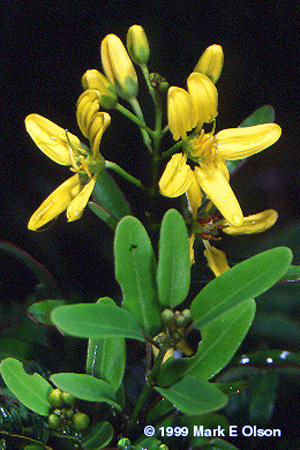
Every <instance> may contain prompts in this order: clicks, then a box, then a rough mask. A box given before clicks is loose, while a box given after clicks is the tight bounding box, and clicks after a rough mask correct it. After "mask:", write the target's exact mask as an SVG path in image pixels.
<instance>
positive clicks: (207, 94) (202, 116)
mask: <svg viewBox="0 0 300 450" xmlns="http://www.w3.org/2000/svg"><path fill="white" fill-rule="evenodd" d="M187 85H188V91H189V94H190V96H191V98H192V103H193V107H194V111H195V117H196V121H197V124H198V127H201V128H202V125H203V123H210V122H212V121H213V120H214V119H215V118H216V117H217V115H218V91H217V88H216V86H215V85H214V83H213V82H212V81H211V80H210V79H209V78H208V77H207V76H206V75H204V74H203V73H198V72H193V73H191V75H190V76H189V77H188V79H187Z"/></svg>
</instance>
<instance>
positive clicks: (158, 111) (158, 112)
mask: <svg viewBox="0 0 300 450" xmlns="http://www.w3.org/2000/svg"><path fill="white" fill-rule="evenodd" d="M162 116H163V107H162V99H161V96H160V95H159V93H156V101H155V136H154V138H153V173H152V186H153V187H154V186H155V185H156V183H157V175H158V169H159V151H160V145H161V140H162Z"/></svg>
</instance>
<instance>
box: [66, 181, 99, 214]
mask: <svg viewBox="0 0 300 450" xmlns="http://www.w3.org/2000/svg"><path fill="white" fill-rule="evenodd" d="M96 180H97V175H94V176H93V178H92V179H91V180H90V181H89V182H88V183H87V184H86V185H85V186H84V188H83V189H82V190H81V192H80V193H78V195H76V197H75V198H74V200H72V201H71V203H70V204H69V206H68V209H67V218H68V222H73V221H74V220H77V219H80V217H81V216H82V214H83V210H84V208H85V207H86V205H87V202H88V201H89V198H90V196H91V194H92V192H93V189H94V187H95V183H96Z"/></svg>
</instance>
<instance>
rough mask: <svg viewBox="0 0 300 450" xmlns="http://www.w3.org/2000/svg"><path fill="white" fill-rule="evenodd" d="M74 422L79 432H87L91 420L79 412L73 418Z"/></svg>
mask: <svg viewBox="0 0 300 450" xmlns="http://www.w3.org/2000/svg"><path fill="white" fill-rule="evenodd" d="M72 421H73V424H74V427H75V428H76V429H77V430H82V431H83V430H86V429H87V427H88V426H89V423H90V418H89V416H88V415H87V414H84V413H82V412H77V413H76V414H74V416H73V417H72Z"/></svg>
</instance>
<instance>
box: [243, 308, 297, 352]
mask: <svg viewBox="0 0 300 450" xmlns="http://www.w3.org/2000/svg"><path fill="white" fill-rule="evenodd" d="M251 336H252V337H253V338H255V339H256V340H258V341H259V342H261V341H262V340H264V341H268V342H270V341H271V342H272V341H273V342H274V343H277V342H281V343H282V344H281V345H287V346H289V345H290V343H291V342H293V344H294V345H299V344H300V324H299V320H298V319H297V318H296V317H289V316H287V315H286V314H282V313H280V312H274V313H272V312H271V313H265V312H260V313H259V314H257V316H256V318H255V321H254V323H253V326H252V328H251Z"/></svg>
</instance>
